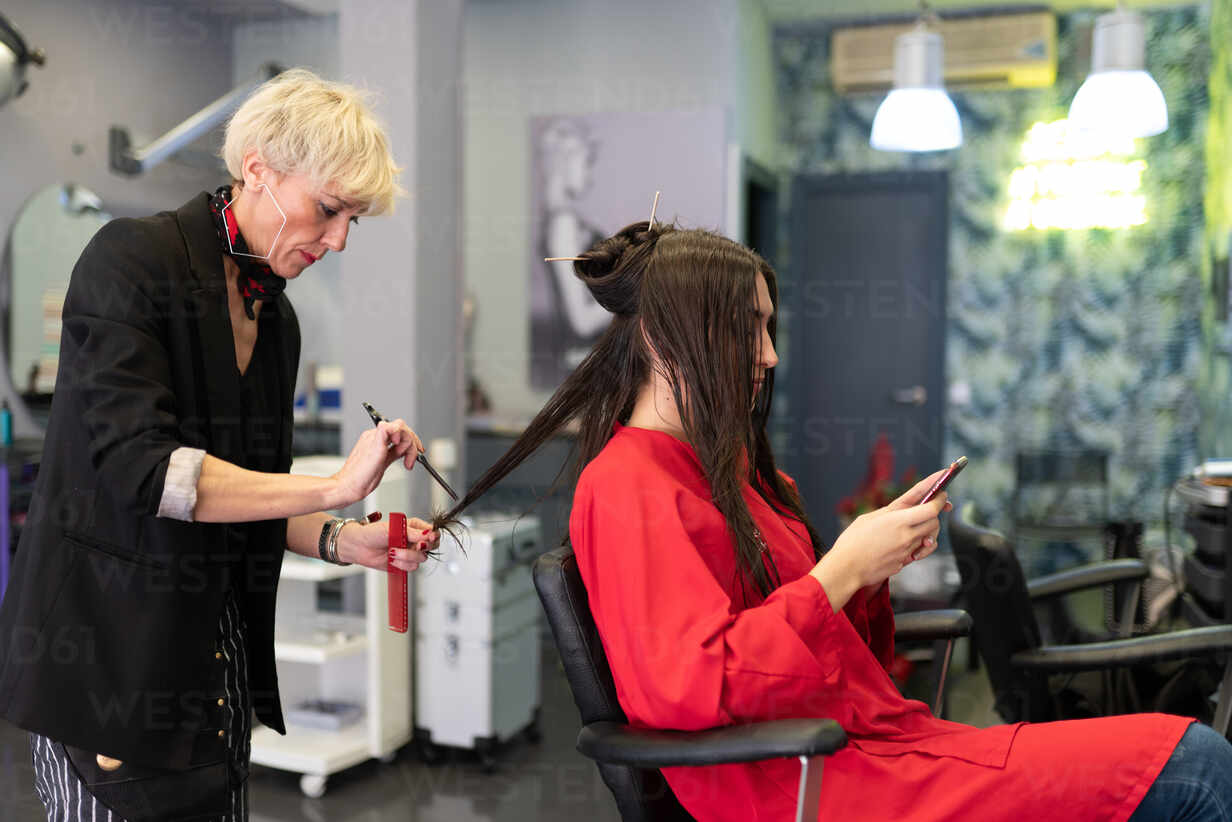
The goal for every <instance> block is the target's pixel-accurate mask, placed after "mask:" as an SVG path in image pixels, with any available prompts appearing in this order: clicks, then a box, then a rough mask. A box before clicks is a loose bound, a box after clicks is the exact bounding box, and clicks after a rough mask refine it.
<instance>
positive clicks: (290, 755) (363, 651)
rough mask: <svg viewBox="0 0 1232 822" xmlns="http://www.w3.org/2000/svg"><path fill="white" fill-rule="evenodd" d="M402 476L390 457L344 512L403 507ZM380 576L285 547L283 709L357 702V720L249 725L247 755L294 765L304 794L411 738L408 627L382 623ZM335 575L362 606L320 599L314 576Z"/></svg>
mask: <svg viewBox="0 0 1232 822" xmlns="http://www.w3.org/2000/svg"><path fill="white" fill-rule="evenodd" d="M344 461H345V458H344V457H341V456H313V457H301V458H297V459H296V460H295V461H294V462H293V463H292V465H291V473H293V474H307V475H310V476H331V475H332V474H334V473H335V472H337V471H338V469H339V468H341V467H342V464H343V462H344ZM407 476H408V474H407V471H406V469H405V468H404V467H403V465H402V463H401V462H395V463H394V464H393V465H392V466H390V468H389V470H388V472H387V473H386V475H385V478H384V480H382V482H381V485H380V487H379V488H377V490H376V491H374V492H373V493H372V494H371V495H369V496H368V497H367V498H366V499H364V500H363V502H362V503H361V504H360V505H361V506H362V512H358V511H357V512H355V513H352V514H351V516H355V517H357V518H358V517H359V516H360V513H363V514H367V513H371V512H372V511H381V512H382V513H383V514H388V513H389V512H391V511H403V512H405V511H406V507H407V504H408V502H409V500H410V494H409V488H408V485H407ZM387 521H388V518H386V519H382V520H381V522H382V523H385V522H387ZM411 576H412V577H414V575H413V574H412V575H411ZM386 577H387V574H386V573H385V572H384V571H377V570H373V569H369V568H361V567H360V566H357V565H351V566H346V567H343V566H338V565H330V564H328V563H325V562H321V561H320V560H316V559H307V558H305V557H301V556H299V555H297V554H293V553H291V552H289V551H288V552H287V553H286V555H285V557H284V558H283V562H282V578H281V582H280V584H279V588H278V605H277V614H276V618H275V624H274V656H275V658H276V660H277V665H278V685H279V690H280V692H281V695H282V705H283V712H284V714H286V713H289V712H290V711H292V710H293V709H294V707H295V706H296V705H298V704H300V703H302V702H305V701H309V700H329V701H334V702H347V703H353V704H355V705H357V706H359V708H360V711H361V715H360V717H359V719H358V721H355V722H353V723H352V724H349V725H346V726H344V727H342V728H340V729H338V730H323V729H319V728H309V727H304V726H302V725H294V724H292V723H291V721H290V719H288V720H287V723H286V724H287V735H286V736H279V735H278V734H277V733H275V732H274V731H272V730H270V729H269V728H267V727H265V726H263V725H261V726H258V727H256V728H254V730H253V734H252V761H253V762H255V763H257V764H259V765H266V766H269V767H272V768H279V769H282V770H286V771H293V772H296V773H300V774H302V777H301V778H300V789H301V790H302V791H303V792H304V794H305V795H307V796H310V797H314V798H315V797H320V796H322V795H323V794H324V793H325V787H326V782H327V780H328V778H329V775H330V774H333V773H337V772H338V771H341V770H343V769H344V768H349V767H350V766H352V765H355V764H358V763H360V762H363V761H364V760H366V759H369V758H377V759H380V760H382V761H384V762H392V761H393V759H394V757H395V756H396V754H397V751H398V749H399V748H400V747H401V746H403V745H405V744H406V743H407V742H408V741H409V740H410V739H411V728H412V721H411V682H412V657H411V653H412V647H411V639H410V636H414V634H410V636H408V635H405V634H399V633H396V632H394V631H391V630H389V628H388V618H387V613H386V607H387V606H386V603H387V596H386V590H387V589H386ZM335 579H345V580H348V582H347V583H344V586H347V587H348V588H351V590H350V591H347V592H344V597H343V599H344V603H347V604H349V603H348V600H353V601H355V604H356V605H358V604H359V601H360V600H362V613H341V614H339V613H334V612H331V611H322V610H321V609H320V608H319V607H318V604H317V600H318V597H317V593H318V592H317V588H318V585H319V584H320V583H322V582H325V581H328V580H335ZM360 590H362V594H360ZM348 594H354V596H348ZM344 610H346V609H344ZM411 618H412V620H413V619H414V617H413V615H412V617H411ZM410 630H411V631H413V630H414V622H413V621H412V623H411V627H410Z"/></svg>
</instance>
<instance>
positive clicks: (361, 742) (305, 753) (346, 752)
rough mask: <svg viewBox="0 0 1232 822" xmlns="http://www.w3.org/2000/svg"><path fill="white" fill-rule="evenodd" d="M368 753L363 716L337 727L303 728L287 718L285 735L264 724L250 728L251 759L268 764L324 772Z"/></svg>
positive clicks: (331, 770)
mask: <svg viewBox="0 0 1232 822" xmlns="http://www.w3.org/2000/svg"><path fill="white" fill-rule="evenodd" d="M370 756H372V752H371V750H370V749H369V746H368V727H367V720H366V719H361V720H360V721H359V722H356V723H355V724H354V725H349V726H347V727H346V728H342V729H341V730H337V731H323V730H320V729H318V728H304V727H301V726H299V725H292V724H291V723H290V722H288V723H287V735H286V736H280V735H279V734H278V732H277V731H273V730H271V729H269V728H267V727H265V726H264V725H261V726H258V727H256V728H253V731H252V761H253V762H255V763H257V764H258V765H265V766H267V767H270V768H281V769H283V770H287V771H296V772H297V773H306V774H317V775H325V774H331V773H336V772H338V771H340V770H342V769H343V768H349V767H351V766H352V765H355V764H358V763H360V762H363V761H364V760H365V759H367V758H369V757H370Z"/></svg>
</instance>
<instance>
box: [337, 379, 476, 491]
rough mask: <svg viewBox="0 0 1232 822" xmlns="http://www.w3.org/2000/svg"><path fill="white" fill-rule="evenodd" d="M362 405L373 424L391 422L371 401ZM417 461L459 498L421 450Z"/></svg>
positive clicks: (443, 486) (433, 477) (441, 484)
mask: <svg viewBox="0 0 1232 822" xmlns="http://www.w3.org/2000/svg"><path fill="white" fill-rule="evenodd" d="M360 405H362V406H363V407H364V410H365V411H367V412H368V416H369V417H371V418H372V424H373V425H379V424H380V423H383V422H389V420H387V419H385V418H384V417H382V416H381V412H379V411H377V410H376V409H375V408H373V407H372V405H371V403H366V402H364V403H360ZM389 445H390V447H392V446H393V443H392V442H391V443H390V444H389ZM415 461H416V462H418V463H419V464H420V465H422V466H423V467H424V469H425V470H426V471H427V472H428V473H429V474H431V475H432V479H434V480H436V481H437V482H438V483H440V486H441V487H442V488H444V489H445V493H446V494H448V495H449V498H450V499H453V500H457V498H458V495H457V493H455V492H454V490H453V489H452V488H450V487H449V483H447V482H445V478H444V477H442V476H441V475H440V474H439V473H437V471H436V469H435V468H433V467H432V463H430V462H428V458H427V457H425V456H424V455H423V452H422V451H420V452H419V454H418V455H417V456H416V457H415Z"/></svg>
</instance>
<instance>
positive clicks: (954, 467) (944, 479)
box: [919, 457, 967, 505]
mask: <svg viewBox="0 0 1232 822" xmlns="http://www.w3.org/2000/svg"><path fill="white" fill-rule="evenodd" d="M966 467H967V458H966V457H959V458H958V459H956V460H954V461H953V462H952V463H950V467H949V468H947V469H945V473H944V474H942V475H941V477H940V478H939V479H938V480H937V481H936V482H934V483H933V487H932V488H929V489H928V491H926V492H925V494H924V498H923V499H921V500H920V502H919V504H920V505H923V504H924V503H926V502H928V501H930V500H931V499H932V498H933V497H935V496H937V495H938V494H940V493H941V492H942V491H944V490H945V488H946V486H947V485H949V484H950V482H951V480H953V479H954V477H956V476H958V473H959V472H960V471H962V470H963V469H964V468H966Z"/></svg>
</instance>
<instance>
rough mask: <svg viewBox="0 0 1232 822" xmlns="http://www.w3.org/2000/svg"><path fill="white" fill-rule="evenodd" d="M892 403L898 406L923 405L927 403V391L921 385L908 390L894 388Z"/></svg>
mask: <svg viewBox="0 0 1232 822" xmlns="http://www.w3.org/2000/svg"><path fill="white" fill-rule="evenodd" d="M892 396H893V399H894V402H896V403H898V404H899V405H916V406H919V405H923V404H924V403H926V402H928V389H927V388H925V387H924V386H922V385H913V386H911V387H910V388H896V389H894V393H893V395H892Z"/></svg>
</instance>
